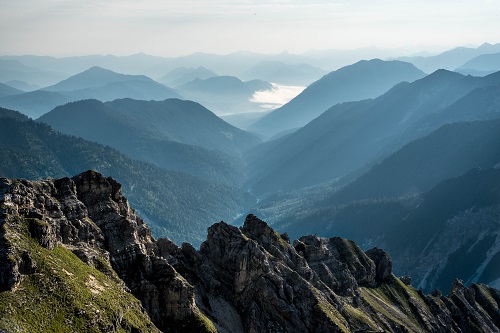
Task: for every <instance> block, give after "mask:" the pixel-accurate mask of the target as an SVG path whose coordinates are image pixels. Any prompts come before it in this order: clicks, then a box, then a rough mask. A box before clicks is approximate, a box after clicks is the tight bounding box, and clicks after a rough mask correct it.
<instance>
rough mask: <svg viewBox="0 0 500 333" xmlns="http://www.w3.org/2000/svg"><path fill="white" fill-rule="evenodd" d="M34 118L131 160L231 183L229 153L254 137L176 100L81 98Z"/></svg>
mask: <svg viewBox="0 0 500 333" xmlns="http://www.w3.org/2000/svg"><path fill="white" fill-rule="evenodd" d="M39 121H41V122H44V123H47V124H49V125H51V126H52V127H53V128H55V129H57V130H59V131H61V132H63V133H66V134H71V135H75V136H79V137H82V138H84V139H87V140H92V141H95V142H98V143H101V144H105V145H109V146H111V147H113V148H116V149H118V150H119V151H120V152H122V153H124V154H126V155H128V156H130V157H132V158H134V159H138V160H143V161H146V162H150V163H154V164H156V165H158V166H160V167H163V168H166V169H171V170H177V171H182V172H185V173H190V174H193V175H196V176H199V177H201V178H206V179H216V180H219V181H224V182H226V183H232V184H237V183H241V182H242V180H243V177H244V176H243V175H244V171H243V164H242V163H241V162H239V159H238V158H236V157H234V155H239V154H241V153H242V151H243V150H245V149H247V145H252V144H253V145H255V144H257V142H258V140H257V139H256V138H255V137H253V136H252V135H249V134H247V133H245V132H243V131H241V130H239V129H236V128H234V127H232V126H230V125H228V124H226V123H224V122H223V121H222V120H220V119H219V118H217V117H216V116H215V115H213V114H212V113H211V112H210V111H208V110H206V109H205V108H203V107H202V106H200V105H198V104H195V103H193V102H188V101H180V100H166V101H163V102H154V101H149V102H146V101H135V100H131V99H125V100H117V101H114V102H107V103H102V102H100V101H97V100H84V101H78V102H73V103H69V104H66V105H64V106H60V107H57V108H55V109H54V110H52V111H51V112H49V113H47V114H45V115H43V116H42V117H41V118H39ZM229 154H230V155H229Z"/></svg>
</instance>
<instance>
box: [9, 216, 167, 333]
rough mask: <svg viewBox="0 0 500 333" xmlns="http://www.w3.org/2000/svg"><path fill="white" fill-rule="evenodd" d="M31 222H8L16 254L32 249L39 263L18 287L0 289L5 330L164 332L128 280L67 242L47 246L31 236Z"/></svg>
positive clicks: (13, 258)
mask: <svg viewBox="0 0 500 333" xmlns="http://www.w3.org/2000/svg"><path fill="white" fill-rule="evenodd" d="M27 223H28V222H27V221H23V224H22V226H21V227H18V228H15V229H14V228H9V226H8V225H9V224H8V223H6V224H4V226H6V225H7V227H6V228H5V229H6V233H5V235H4V237H5V238H6V239H7V243H8V244H9V248H10V252H11V259H12V260H16V259H17V258H16V256H19V254H20V253H29V256H30V257H31V258H32V262H33V263H34V267H35V268H34V273H32V274H28V275H24V276H22V278H21V280H20V282H19V283H18V284H17V285H16V286H15V287H14V288H13V289H12V290H8V291H4V292H1V293H0V330H5V331H6V332H130V331H133V330H137V329H138V330H141V331H142V332H159V331H158V330H157V329H156V327H155V326H154V325H153V324H152V323H151V321H150V319H149V317H148V316H147V315H146V314H145V313H144V312H143V310H142V307H141V304H140V302H139V300H137V299H136V298H135V297H133V296H132V295H131V294H130V293H128V292H127V291H126V290H125V286H124V284H123V282H119V281H118V280H117V279H114V278H110V276H108V275H107V274H104V273H103V272H101V271H99V270H98V269H96V268H93V267H91V266H89V265H87V264H85V263H84V262H83V261H81V260H80V259H79V258H78V257H77V256H76V255H74V254H73V253H72V252H71V251H69V250H68V249H66V248H64V247H62V246H58V247H56V248H55V249H53V250H48V249H46V248H43V247H41V246H40V245H39V244H38V243H37V242H36V241H35V240H34V239H32V238H31V237H29V233H28V232H27V229H28V228H27ZM16 224H17V223H16ZM11 225H15V224H11ZM23 226H24V227H23ZM16 229H17V230H16ZM100 265H102V266H103V267H106V266H107V265H106V263H103V262H102V263H101V264H100Z"/></svg>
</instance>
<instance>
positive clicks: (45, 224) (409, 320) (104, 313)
mask: <svg viewBox="0 0 500 333" xmlns="http://www.w3.org/2000/svg"><path fill="white" fill-rule="evenodd" d="M120 188H121V187H120V184H119V183H118V182H116V181H114V180H113V179H112V178H109V177H104V176H102V175H101V174H99V173H97V172H94V171H87V172H85V173H83V174H80V175H77V176H75V177H73V178H62V179H55V180H43V181H28V180H23V179H21V180H11V179H2V181H1V182H0V190H1V192H2V193H4V194H6V195H3V196H2V197H0V203H1V205H0V213H1V214H0V226H1V227H2V230H3V232H2V233H1V234H0V244H2V245H3V246H4V247H5V249H6V251H2V252H0V258H1V259H2V260H0V273H2V274H0V290H1V291H2V293H0V300H2V304H5V302H6V300H7V299H8V301H9V302H11V303H12V304H13V306H11V307H8V308H7V310H6V309H5V307H4V308H0V315H1V317H2V321H1V323H0V329H2V330H3V329H5V328H6V327H4V326H5V325H9V326H8V327H16V330H19V328H21V330H26V331H33V330H34V329H35V328H39V326H38V327H37V326H36V325H37V324H38V325H40V322H39V320H37V319H38V318H39V315H40V311H43V315H44V323H45V324H46V325H58V326H57V327H60V328H61V330H63V331H80V330H81V329H82V328H81V324H80V323H81V322H84V323H85V322H86V323H91V324H89V325H92V327H97V328H96V331H97V330H98V331H104V330H105V328H109V327H115V328H116V327H118V329H121V328H122V327H125V328H126V329H129V330H130V329H131V330H132V331H142V332H158V329H159V330H162V331H169V332H170V331H173V332H181V331H182V332H185V331H186V332H188V331H189V332H207V333H208V332H217V331H219V332H267V331H276V332H340V331H342V332H361V331H362V332H367V331H377V332H380V331H386V332H395V331H400V330H401V327H404V328H406V329H407V330H408V331H412V332H420V331H426V332H442V331H455V330H456V331H467V332H469V331H471V332H472V331H477V330H481V331H498V328H499V326H500V324H499V320H498V314H497V312H498V311H497V309H498V304H499V302H500V295H499V293H498V291H496V290H494V289H491V288H488V287H487V286H484V285H474V284H473V285H471V286H470V287H466V286H464V285H463V284H462V283H459V282H456V283H455V284H454V288H453V294H452V296H449V297H446V296H442V295H439V296H426V295H424V294H423V293H421V292H418V291H417V290H416V289H414V288H412V287H411V286H409V285H407V284H405V283H404V282H403V281H402V280H401V279H398V278H397V277H396V276H394V275H393V274H392V271H391V258H390V256H389V255H388V254H387V253H386V252H384V251H383V250H380V249H372V250H369V251H367V252H366V253H365V252H363V251H362V250H361V249H360V248H359V247H358V246H357V245H356V244H355V243H354V242H353V241H350V240H347V239H343V238H340V237H334V238H329V239H327V238H320V237H317V236H305V237H301V238H300V239H299V240H297V241H295V242H294V245H293V246H292V245H290V243H289V242H288V241H287V239H286V236H284V235H279V234H278V233H277V232H276V231H274V230H273V229H272V228H271V227H269V226H268V225H267V223H265V222H264V221H262V220H260V219H258V218H257V217H255V216H253V215H249V216H248V217H247V221H246V222H245V226H244V227H242V228H237V227H235V226H231V225H229V224H227V223H225V222H219V223H217V224H214V225H213V226H211V227H210V228H209V230H208V236H207V240H206V241H205V242H204V243H203V244H202V245H201V247H200V250H199V251H197V250H196V249H195V248H194V247H193V246H191V245H190V244H188V243H185V244H183V245H182V247H178V246H176V245H175V244H174V243H173V242H171V241H170V240H168V239H159V240H155V239H154V238H153V237H152V236H151V231H150V229H149V227H148V226H147V225H146V224H145V223H144V222H143V221H142V220H141V219H140V218H139V217H138V216H137V215H136V214H135V212H134V211H133V210H132V209H131V208H130V206H129V204H128V201H127V199H126V198H125V197H124V196H123V195H122V194H121V190H120ZM28 198H29V199H28ZM7 254H8V259H7ZM54 281H56V282H57V283H54ZM405 281H407V279H406V280H405ZM33 283H39V284H40V285H41V287H40V288H33V287H32V286H33ZM104 286H106V287H104ZM120 286H121V288H120ZM125 286H126V287H127V288H124V287H125ZM30 287H31V288H30ZM47 289H49V290H50V293H47V292H46V290H47ZM110 293H111V294H110ZM21 296H22V297H21ZM139 301H140V302H141V303H142V306H143V309H144V310H145V311H144V312H141V311H140V309H141V307H140V304H141V303H139ZM40 306H42V307H43V309H40ZM124 306H127V311H129V312H128V313H127V315H128V316H124V315H123V313H122V310H121V309H122V308H123V307H124ZM26 309H29V310H38V311H25V310H26ZM47 309H49V310H47ZM478 309H480V310H478ZM21 315H23V317H22V318H23V321H22V322H21V323H19V322H18V319H17V318H19V316H21ZM472 317H474V320H470V318H472ZM61 318H62V319H61ZM116 318H120V319H119V320H117V319H116ZM131 318H134V319H135V320H131ZM136 318H137V319H136ZM13 325H15V326H13ZM79 325H80V326H79ZM155 326H156V327H155ZM157 328H158V329H157ZM270 328H272V329H270ZM317 328H320V329H319V330H318V329H317ZM7 330H9V329H7Z"/></svg>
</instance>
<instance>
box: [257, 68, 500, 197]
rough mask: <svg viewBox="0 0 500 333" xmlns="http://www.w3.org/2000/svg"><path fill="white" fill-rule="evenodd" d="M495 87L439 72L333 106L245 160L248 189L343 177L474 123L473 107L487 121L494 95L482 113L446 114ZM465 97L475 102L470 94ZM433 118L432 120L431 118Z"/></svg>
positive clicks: (493, 80)
mask: <svg viewBox="0 0 500 333" xmlns="http://www.w3.org/2000/svg"><path fill="white" fill-rule="evenodd" d="M498 84H500V75H499V74H492V75H489V76H487V77H484V78H476V77H471V76H468V77H466V76H463V75H460V74H458V73H454V72H450V71H445V70H439V71H436V72H435V73H433V74H431V75H429V76H427V77H425V78H423V79H420V80H417V81H415V82H413V83H404V84H400V85H398V86H396V87H394V88H393V89H391V90H390V91H389V92H387V93H386V94H384V95H382V96H380V97H378V98H376V99H374V100H365V101H360V102H351V103H344V104H339V105H336V106H334V107H332V108H331V109H329V110H328V111H327V112H325V113H323V114H322V115H321V116H320V117H318V118H317V119H315V120H314V121H312V122H311V123H309V124H308V125H306V126H304V127H303V128H301V129H299V130H298V131H296V132H294V133H292V134H290V135H288V136H286V137H284V138H282V139H278V140H275V141H272V142H269V143H266V144H264V145H262V146H261V147H259V149H258V150H256V151H255V154H254V155H252V157H251V158H250V159H249V160H250V161H251V162H250V163H249V170H250V172H251V174H250V180H249V185H250V186H252V188H253V190H254V191H255V192H256V193H261V194H262V193H270V192H272V191H277V190H280V189H290V188H300V187H304V186H311V185H315V184H319V183H322V182H326V181H332V180H334V179H342V178H343V177H346V176H348V175H349V174H352V173H353V172H354V173H355V172H356V170H358V172H359V171H361V170H362V169H363V168H366V166H367V165H370V164H373V163H375V162H377V161H380V160H381V158H383V157H384V156H387V155H388V154H390V153H391V152H393V151H396V150H397V149H399V148H400V147H402V146H403V145H404V144H405V143H408V142H410V141H413V140H415V139H417V138H419V137H422V136H425V135H427V134H428V133H430V132H431V131H433V130H435V129H437V128H438V127H440V126H441V125H443V124H445V123H449V122H453V121H463V120H474V118H477V117H476V116H473V115H474V114H475V113H476V109H477V112H478V114H480V113H481V112H482V111H480V110H482V109H484V112H486V113H490V115H489V116H488V117H486V119H488V118H495V117H498V116H500V113H498V112H496V113H495V112H494V111H489V109H488V105H496V104H497V103H498V102H495V100H496V97H495V95H494V94H490V95H489V96H490V100H489V101H485V102H484V103H485V104H484V107H483V108H482V109H481V108H479V109H478V108H476V107H472V108H465V109H464V110H463V111H462V113H463V114H462V116H460V117H459V116H458V113H455V112H453V111H451V110H452V109H451V105H453V103H455V102H456V101H457V100H459V99H460V98H462V97H464V96H466V95H468V94H469V93H471V92H473V91H474V90H476V89H478V88H481V87H488V86H491V87H495V86H497V85H498ZM479 91H480V90H478V92H479ZM482 96H486V95H482ZM469 97H471V98H472V100H475V101H477V99H476V97H475V95H474V94H471V95H470V96H469ZM465 102H466V100H463V101H462V103H465ZM470 104H474V103H473V102H470ZM470 104H469V105H470ZM447 107H450V109H449V110H450V111H447V110H446V109H445V108H447ZM456 107H457V106H453V108H454V109H456ZM492 112H493V113H492ZM434 115H435V117H436V118H435V121H432V120H430V119H434V118H432V117H433V116H434ZM479 119H481V118H479Z"/></svg>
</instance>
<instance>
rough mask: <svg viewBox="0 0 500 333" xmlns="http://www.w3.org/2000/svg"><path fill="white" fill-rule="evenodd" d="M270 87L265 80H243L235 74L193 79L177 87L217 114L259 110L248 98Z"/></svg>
mask: <svg viewBox="0 0 500 333" xmlns="http://www.w3.org/2000/svg"><path fill="white" fill-rule="evenodd" d="M272 88H273V86H272V85H271V84H270V83H269V82H266V81H262V80H251V81H245V82H244V81H241V80H240V79H239V78H237V77H235V76H214V77H210V78H208V79H195V80H193V81H190V82H187V83H185V84H183V85H181V86H178V87H177V89H178V90H179V92H180V93H181V94H182V95H183V96H184V97H185V98H187V99H189V100H193V101H196V102H198V103H200V104H202V105H204V106H205V107H207V108H208V109H209V110H210V111H212V112H214V113H215V114H217V115H224V114H235V113H244V112H251V111H259V110H260V106H259V105H258V104H257V103H253V102H251V100H250V99H251V98H252V96H253V94H255V93H256V92H257V91H263V90H271V89H272Z"/></svg>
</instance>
